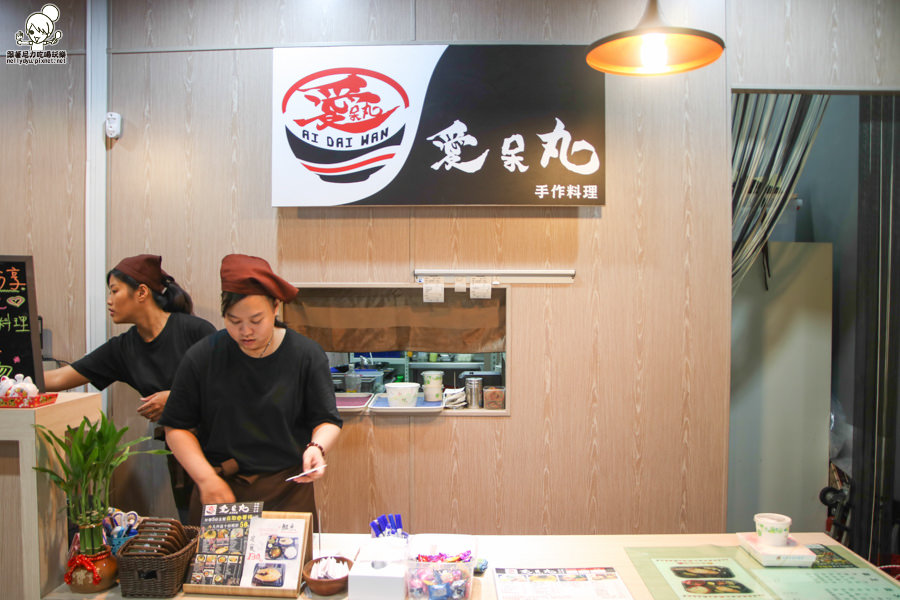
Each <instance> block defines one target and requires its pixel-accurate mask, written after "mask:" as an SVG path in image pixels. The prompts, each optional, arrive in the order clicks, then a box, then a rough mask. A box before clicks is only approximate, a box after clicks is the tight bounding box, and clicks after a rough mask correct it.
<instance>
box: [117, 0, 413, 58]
mask: <svg viewBox="0 0 900 600" xmlns="http://www.w3.org/2000/svg"><path fill="white" fill-rule="evenodd" d="M412 2H413V0H379V1H378V2H370V1H369V0H341V1H340V2H315V3H307V2H304V3H300V4H296V3H290V2H283V1H281V0H254V1H253V2H246V1H242V0H195V1H191V2H184V0H162V1H159V0H138V1H130V2H127V3H125V2H111V3H110V22H111V23H112V24H113V27H111V28H110V47H111V48H112V49H113V50H114V51H133V50H146V49H172V48H182V49H183V48H197V49H199V48H215V49H219V48H258V47H262V48H267V47H269V48H270V47H272V46H290V45H297V44H304V43H310V42H335V43H373V42H398V41H411V40H412V39H413V38H412V35H413V22H414V18H413V15H414V13H413V12H412V10H411V7H412Z"/></svg>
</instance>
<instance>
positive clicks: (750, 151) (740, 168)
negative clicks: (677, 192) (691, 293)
mask: <svg viewBox="0 0 900 600" xmlns="http://www.w3.org/2000/svg"><path fill="white" fill-rule="evenodd" d="M731 104H732V112H731V239H732V248H731V257H732V258H731V261H732V265H731V289H732V292H733V291H735V290H737V288H738V287H739V286H740V285H741V281H743V279H744V276H746V274H747V273H748V272H749V271H750V268H751V267H752V266H753V263H754V262H755V261H756V258H757V257H758V256H759V255H760V253H763V256H764V257H765V254H764V252H765V248H766V244H767V243H768V240H769V236H770V235H771V234H772V229H773V228H774V227H775V224H776V223H777V222H778V218H779V217H780V216H781V213H782V212H784V208H785V206H787V204H788V200H789V199H790V197H791V194H793V193H794V187H795V186H796V185H797V179H798V178H799V177H800V173H801V172H802V171H803V166H804V165H805V164H806V159H807V157H809V150H810V148H812V145H813V141H815V139H816V134H817V133H818V131H819V126H820V125H821V124H822V116H823V115H824V114H825V107H826V106H828V96H827V95H824V94H757V93H753V94H749V93H735V94H732V95H731Z"/></svg>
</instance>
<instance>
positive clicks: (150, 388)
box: [72, 313, 216, 396]
mask: <svg viewBox="0 0 900 600" xmlns="http://www.w3.org/2000/svg"><path fill="white" fill-rule="evenodd" d="M215 331H216V328H215V327H213V325H212V323H210V322H209V321H206V320H204V319H201V318H200V317H195V316H193V315H188V314H185V313H171V314H170V315H169V318H168V319H167V320H166V325H165V327H163V330H162V331H161V332H160V333H159V335H158V336H156V337H155V338H154V339H153V340H151V341H149V342H145V341H144V340H143V339H141V336H140V334H138V331H137V327H131V328H130V329H129V330H128V331H126V332H125V333H123V334H120V335H117V336H116V337H114V338H112V339H110V340H108V341H107V342H106V343H104V344H103V345H102V346H100V347H99V348H97V349H96V350H94V351H93V352H91V353H90V354H87V355H86V356H84V357H83V358H81V359H79V360H76V361H75V362H73V363H72V368H74V369H75V370H76V371H78V372H79V373H80V374H81V375H84V376H85V377H87V378H88V379H89V380H90V382H91V383H92V384H93V385H95V386H96V387H97V388H99V389H101V390H102V389H104V388H105V387H107V386H108V385H110V384H112V383H115V382H116V381H124V382H125V383H127V384H128V385H130V386H131V387H133V388H134V389H136V390H137V391H138V392H139V393H140V394H141V396H149V395H150V394H155V393H156V392H161V391H163V390H168V389H169V388H171V387H172V381H173V380H174V379H175V372H176V371H177V370H178V364H179V363H180V362H181V357H182V356H184V353H185V352H187V350H188V348H190V347H191V346H193V345H194V343H196V342H197V341H199V340H201V339H203V338H205V337H206V336H208V335H210V334H211V333H214V332H215Z"/></svg>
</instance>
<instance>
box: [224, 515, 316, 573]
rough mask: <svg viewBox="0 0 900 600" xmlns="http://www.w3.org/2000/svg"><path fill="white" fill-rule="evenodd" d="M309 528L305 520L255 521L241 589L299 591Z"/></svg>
mask: <svg viewBox="0 0 900 600" xmlns="http://www.w3.org/2000/svg"><path fill="white" fill-rule="evenodd" d="M305 527H306V522H305V521H303V520H302V519H264V518H260V517H254V518H253V519H251V520H250V530H249V531H248V534H247V553H246V563H245V568H244V574H243V576H242V577H241V583H240V585H241V587H269V588H287V589H295V588H296V587H297V582H299V581H300V568H301V566H302V565H301V564H300V559H299V557H300V556H302V551H303V546H302V544H303V541H304V540H305V539H306V536H305Z"/></svg>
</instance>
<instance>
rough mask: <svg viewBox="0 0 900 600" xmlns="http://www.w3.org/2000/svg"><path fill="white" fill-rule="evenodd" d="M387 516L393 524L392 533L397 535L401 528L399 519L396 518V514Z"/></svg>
mask: <svg viewBox="0 0 900 600" xmlns="http://www.w3.org/2000/svg"><path fill="white" fill-rule="evenodd" d="M387 518H388V523H390V524H391V534H392V535H397V530H398V529H399V527H397V521H395V520H394V515H388V516H387Z"/></svg>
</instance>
